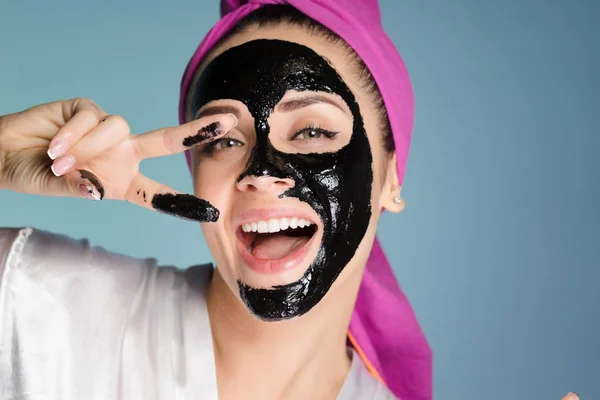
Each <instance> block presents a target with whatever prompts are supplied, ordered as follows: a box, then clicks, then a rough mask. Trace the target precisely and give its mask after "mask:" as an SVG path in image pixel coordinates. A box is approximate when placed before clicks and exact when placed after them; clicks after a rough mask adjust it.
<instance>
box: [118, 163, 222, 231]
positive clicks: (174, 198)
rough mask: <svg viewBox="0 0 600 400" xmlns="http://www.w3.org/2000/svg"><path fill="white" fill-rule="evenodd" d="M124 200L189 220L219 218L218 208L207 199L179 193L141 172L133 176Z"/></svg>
mask: <svg viewBox="0 0 600 400" xmlns="http://www.w3.org/2000/svg"><path fill="white" fill-rule="evenodd" d="M126 200H127V201H129V202H130V203H134V204H137V205H139V206H142V207H145V208H148V209H150V210H154V211H158V212H161V213H164V214H168V215H172V216H175V217H179V218H182V219H186V220H189V221H198V222H216V221H217V220H218V219H219V210H217V209H216V208H215V207H214V206H213V205H211V204H210V203H209V202H208V201H206V200H202V199H200V198H198V197H196V196H192V195H191V194H182V193H179V192H177V191H175V190H174V189H172V188H170V187H168V186H166V185H163V184H160V183H158V182H156V181H153V180H152V179H150V178H148V177H146V176H144V175H142V174H141V173H138V174H137V175H136V176H135V177H134V178H133V181H132V184H131V186H130V188H129V191H128V192H127V195H126Z"/></svg>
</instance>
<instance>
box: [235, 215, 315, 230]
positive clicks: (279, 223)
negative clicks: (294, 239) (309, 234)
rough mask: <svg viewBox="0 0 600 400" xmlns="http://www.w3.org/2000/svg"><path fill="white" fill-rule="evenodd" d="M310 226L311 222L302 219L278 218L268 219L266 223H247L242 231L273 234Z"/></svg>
mask: <svg viewBox="0 0 600 400" xmlns="http://www.w3.org/2000/svg"><path fill="white" fill-rule="evenodd" d="M310 225H312V222H310V221H308V220H306V219H303V218H297V217H292V218H278V219H270V220H268V221H255V222H248V223H245V224H243V225H242V230H243V231H244V232H246V233H248V232H258V233H274V232H279V231H284V230H286V229H296V228H304V227H305V226H310Z"/></svg>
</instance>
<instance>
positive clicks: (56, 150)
mask: <svg viewBox="0 0 600 400" xmlns="http://www.w3.org/2000/svg"><path fill="white" fill-rule="evenodd" d="M66 150H67V141H66V140H63V139H58V140H57V141H56V142H54V144H53V145H52V146H50V148H49V149H48V157H50V159H52V160H54V159H56V158H57V157H60V156H62V155H63V154H65V151H66Z"/></svg>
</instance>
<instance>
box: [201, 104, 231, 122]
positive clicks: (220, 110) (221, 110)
mask: <svg viewBox="0 0 600 400" xmlns="http://www.w3.org/2000/svg"><path fill="white" fill-rule="evenodd" d="M219 114H233V115H235V117H236V118H237V119H238V120H239V119H241V116H240V115H241V114H240V110H239V109H238V108H237V107H232V106H210V107H207V108H205V109H204V110H201V111H198V112H197V113H196V118H195V119H200V118H202V117H209V116H211V115H219Z"/></svg>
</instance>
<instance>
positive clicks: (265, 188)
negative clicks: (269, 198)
mask: <svg viewBox="0 0 600 400" xmlns="http://www.w3.org/2000/svg"><path fill="white" fill-rule="evenodd" d="M294 185H295V183H294V180H293V179H289V178H277V177H274V176H269V175H262V176H256V175H246V176H245V177H244V178H242V179H241V180H240V181H239V182H237V188H238V190H239V191H241V192H259V193H273V194H276V195H279V194H281V193H283V192H285V191H286V190H288V189H291V188H293V187H294Z"/></svg>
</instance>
